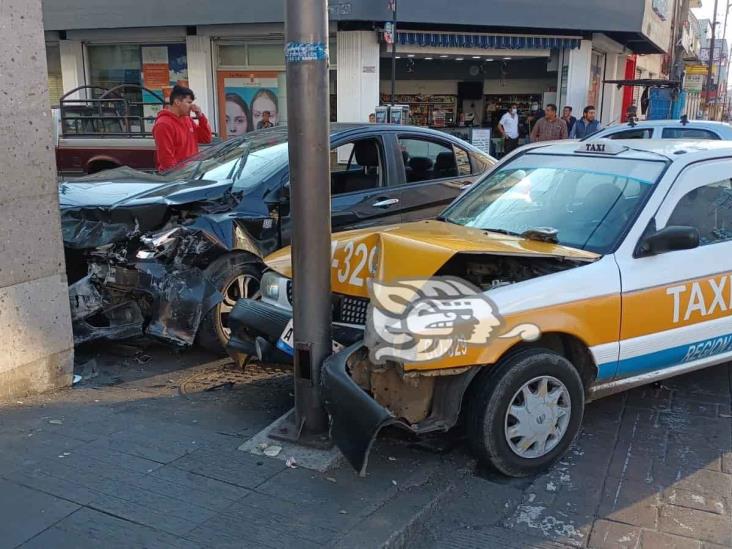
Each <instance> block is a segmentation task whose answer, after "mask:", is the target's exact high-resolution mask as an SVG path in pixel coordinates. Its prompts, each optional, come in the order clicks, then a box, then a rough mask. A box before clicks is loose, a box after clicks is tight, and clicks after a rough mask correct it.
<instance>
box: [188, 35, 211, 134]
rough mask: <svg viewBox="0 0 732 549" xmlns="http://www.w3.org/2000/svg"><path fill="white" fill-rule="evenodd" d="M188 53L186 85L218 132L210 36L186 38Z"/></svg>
mask: <svg viewBox="0 0 732 549" xmlns="http://www.w3.org/2000/svg"><path fill="white" fill-rule="evenodd" d="M186 50H187V53H188V85H189V86H190V88H191V89H192V90H193V92H194V93H195V94H196V103H198V105H200V107H201V109H202V110H203V112H204V114H206V116H207V117H208V119H209V121H210V122H211V124H212V126H213V127H214V129H216V131H218V127H219V120H218V116H216V112H215V105H216V97H215V94H216V86H215V79H214V72H213V64H212V59H211V37H210V36H205V35H203V36H201V35H197V36H187V37H186Z"/></svg>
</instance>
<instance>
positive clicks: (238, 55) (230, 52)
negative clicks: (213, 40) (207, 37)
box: [219, 44, 247, 67]
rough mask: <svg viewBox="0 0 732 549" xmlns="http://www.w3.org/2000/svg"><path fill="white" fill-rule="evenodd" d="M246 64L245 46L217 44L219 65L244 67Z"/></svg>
mask: <svg viewBox="0 0 732 549" xmlns="http://www.w3.org/2000/svg"><path fill="white" fill-rule="evenodd" d="M246 64H247V48H246V46H239V45H224V44H222V45H220V46H219V65H222V66H224V67H244V66H246Z"/></svg>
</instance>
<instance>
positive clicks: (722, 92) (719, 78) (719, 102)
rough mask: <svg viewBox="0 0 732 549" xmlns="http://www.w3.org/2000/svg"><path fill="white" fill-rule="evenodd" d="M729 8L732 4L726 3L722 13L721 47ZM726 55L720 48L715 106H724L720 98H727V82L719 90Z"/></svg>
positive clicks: (724, 42)
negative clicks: (723, 87)
mask: <svg viewBox="0 0 732 549" xmlns="http://www.w3.org/2000/svg"><path fill="white" fill-rule="evenodd" d="M730 7H732V2H728V3H727V9H725V11H724V30H723V31H722V45H726V40H727V21H728V19H729V9H730ZM728 53H729V51H722V49H721V48H720V51H719V66H718V67H717V80H718V82H717V104H718V105H720V106H724V101H723V99H722V98H723V97H724V98H725V99H726V97H727V87H726V84H727V82H726V81H725V89H724V90H722V89H720V86H721V84H722V63H723V61H724V58H725V56H727V54H728ZM727 57H728V56H727ZM727 66H728V67H729V57H728V59H727ZM727 75H728V76H727V77H728V78H729V69H727ZM722 94H724V95H722Z"/></svg>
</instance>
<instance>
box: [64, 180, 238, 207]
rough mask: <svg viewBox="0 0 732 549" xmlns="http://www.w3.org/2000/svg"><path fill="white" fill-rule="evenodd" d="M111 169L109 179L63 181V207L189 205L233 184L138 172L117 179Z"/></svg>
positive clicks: (217, 195) (223, 191)
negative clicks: (171, 178)
mask: <svg viewBox="0 0 732 549" xmlns="http://www.w3.org/2000/svg"><path fill="white" fill-rule="evenodd" d="M112 172H116V170H113V171H112ZM112 172H107V173H108V174H109V176H110V177H109V178H108V179H106V180H99V179H96V180H89V179H80V180H78V181H68V182H64V183H61V185H60V187H59V203H60V205H61V209H62V210H64V209H68V208H89V207H92V208H118V207H123V206H133V205H141V204H151V203H159V204H167V205H173V204H186V203H191V202H200V201H204V200H215V199H217V198H221V197H223V196H224V195H225V194H226V193H228V192H229V191H230V190H231V186H232V182H231V181H228V180H224V181H206V180H194V181H171V180H169V179H165V178H163V177H160V176H156V175H148V174H144V173H141V172H137V174H136V177H121V178H115V177H114V173H112Z"/></svg>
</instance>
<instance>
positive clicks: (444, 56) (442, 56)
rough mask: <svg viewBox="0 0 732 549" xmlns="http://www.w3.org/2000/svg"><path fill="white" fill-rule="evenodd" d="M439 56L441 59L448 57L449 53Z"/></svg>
mask: <svg viewBox="0 0 732 549" xmlns="http://www.w3.org/2000/svg"><path fill="white" fill-rule="evenodd" d="M440 57H441V58H442V59H447V58H448V57H449V55H441V56H440Z"/></svg>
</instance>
